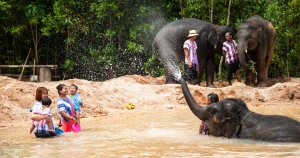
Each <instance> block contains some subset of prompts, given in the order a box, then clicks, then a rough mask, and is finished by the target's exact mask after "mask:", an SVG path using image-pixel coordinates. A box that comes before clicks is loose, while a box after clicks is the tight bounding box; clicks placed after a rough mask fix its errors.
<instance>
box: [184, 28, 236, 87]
mask: <svg viewBox="0 0 300 158" xmlns="http://www.w3.org/2000/svg"><path fill="white" fill-rule="evenodd" d="M198 35H199V34H197V32H196V30H190V31H189V35H188V39H187V40H186V41H185V42H184V44H183V49H184V56H185V60H184V71H185V78H186V80H187V81H188V82H189V83H192V84H193V80H195V79H196V78H197V72H198V71H199V61H198V55H197V43H196V39H197V37H198ZM225 38H226V41H225V42H224V43H223V46H222V53H223V56H224V59H225V63H226V68H227V78H226V79H227V81H228V84H229V85H231V84H232V82H231V80H232V78H233V73H235V74H236V78H237V80H238V82H241V74H240V65H239V60H238V55H237V43H236V42H235V40H233V38H232V34H231V32H226V33H225Z"/></svg>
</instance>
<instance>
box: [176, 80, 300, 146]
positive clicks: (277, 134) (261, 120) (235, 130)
mask: <svg viewBox="0 0 300 158" xmlns="http://www.w3.org/2000/svg"><path fill="white" fill-rule="evenodd" d="M178 81H179V82H180V83H181V87H182V91H183V94H184V97H185V99H186V102H187V104H188V106H189V108H190V109H191V111H192V112H193V113H194V115H196V116H197V117H198V118H199V119H200V120H202V121H205V122H206V123H207V124H208V134H209V135H213V136H217V137H220V136H223V137H227V138H243V139H255V140H262V141H273V142H300V122H298V121H296V120H294V119H291V118H288V117H285V116H280V115H262V114H258V113H254V112H252V111H250V110H249V109H248V107H247V106H246V104H245V103H244V101H242V100H241V99H224V100H222V101H220V102H218V103H213V104H210V105H208V106H200V105H199V104H197V102H196V101H195V100H194V98H193V96H192V95H191V93H190V91H189V88H188V86H187V84H186V81H185V80H184V79H182V78H180V79H178Z"/></svg>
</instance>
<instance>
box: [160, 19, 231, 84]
mask: <svg viewBox="0 0 300 158" xmlns="http://www.w3.org/2000/svg"><path fill="white" fill-rule="evenodd" d="M189 30H196V31H197V33H198V34H199V36H198V38H197V39H196V43H197V46H198V49H197V54H198V61H199V72H198V74H197V81H195V82H196V83H197V84H199V83H200V81H201V78H202V75H203V73H204V72H205V73H206V84H207V86H211V87H213V86H214V85H213V81H214V70H215V64H214V53H213V49H214V48H215V47H216V46H217V45H218V43H222V42H224V41H225V33H226V32H227V31H230V28H229V27H227V26H216V25H214V24H211V23H208V22H205V21H202V20H199V19H195V18H185V19H180V20H176V21H173V22H171V23H169V24H167V25H165V26H164V27H163V28H162V29H161V30H160V31H159V32H158V33H157V35H156V37H155V39H154V45H155V46H156V48H157V49H158V53H159V56H160V60H161V61H162V63H163V64H164V66H165V70H166V83H174V82H176V81H175V80H174V78H173V76H172V71H173V70H174V64H175V65H179V63H180V61H183V60H184V51H183V43H184V41H185V40H187V36H188V32H189ZM220 51H221V49H220ZM172 62H173V63H172Z"/></svg>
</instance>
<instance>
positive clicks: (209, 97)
mask: <svg viewBox="0 0 300 158" xmlns="http://www.w3.org/2000/svg"><path fill="white" fill-rule="evenodd" d="M207 101H208V104H211V103H216V102H219V96H218V94H216V93H209V94H208V95H207Z"/></svg>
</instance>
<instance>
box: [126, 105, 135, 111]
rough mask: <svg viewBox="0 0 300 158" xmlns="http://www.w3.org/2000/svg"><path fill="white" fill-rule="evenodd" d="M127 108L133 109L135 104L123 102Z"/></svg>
mask: <svg viewBox="0 0 300 158" xmlns="http://www.w3.org/2000/svg"><path fill="white" fill-rule="evenodd" d="M124 107H125V108H126V109H127V110H131V109H134V108H135V105H133V104H132V103H127V104H125V106H124Z"/></svg>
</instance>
